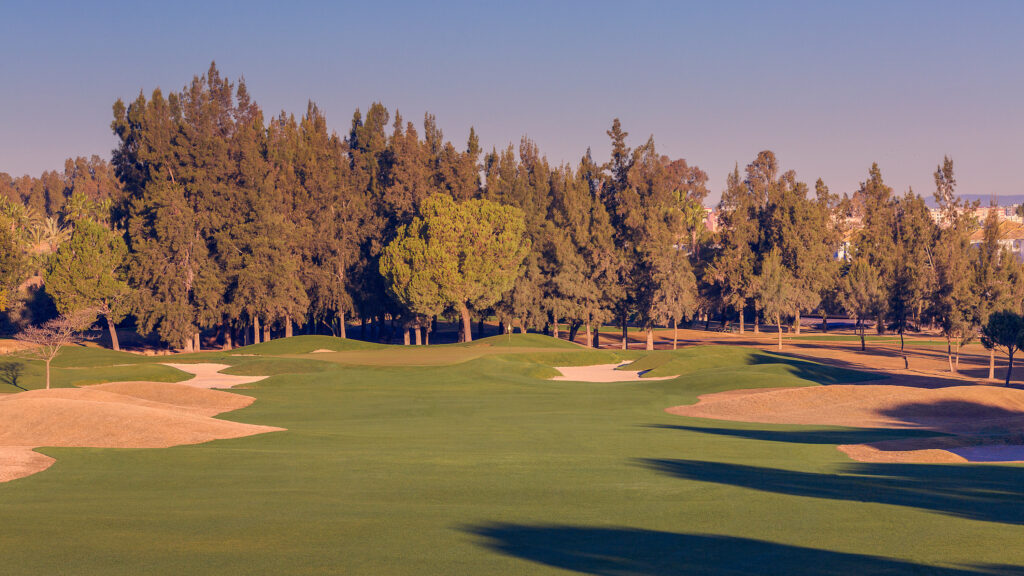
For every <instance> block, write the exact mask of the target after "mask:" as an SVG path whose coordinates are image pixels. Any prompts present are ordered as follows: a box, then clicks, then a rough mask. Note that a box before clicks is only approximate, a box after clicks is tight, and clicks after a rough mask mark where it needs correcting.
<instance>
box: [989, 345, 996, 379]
mask: <svg viewBox="0 0 1024 576" xmlns="http://www.w3.org/2000/svg"><path fill="white" fill-rule="evenodd" d="M988 379H989V380H993V381H994V380H995V379H996V349H995V348H992V349H991V350H989V351H988Z"/></svg>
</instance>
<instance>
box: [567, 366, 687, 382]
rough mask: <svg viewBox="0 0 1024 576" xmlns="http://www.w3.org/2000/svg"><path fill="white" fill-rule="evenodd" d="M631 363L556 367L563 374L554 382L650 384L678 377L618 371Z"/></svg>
mask: <svg viewBox="0 0 1024 576" xmlns="http://www.w3.org/2000/svg"><path fill="white" fill-rule="evenodd" d="M627 364H629V362H623V363H621V364H594V365H592V366H562V367H556V368H555V370H558V371H559V372H561V373H562V375H561V376H555V377H554V378H552V380H570V381H573V382H649V381H651V380H672V379H673V378H678V376H659V377H651V378H641V377H640V376H641V375H642V374H644V373H645V372H648V370H642V371H632V370H616V368H618V367H619V366H625V365H627Z"/></svg>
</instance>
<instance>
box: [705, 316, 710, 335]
mask: <svg viewBox="0 0 1024 576" xmlns="http://www.w3.org/2000/svg"><path fill="white" fill-rule="evenodd" d="M708 330H711V314H710V313H706V314H704V331H705V332H707V331H708Z"/></svg>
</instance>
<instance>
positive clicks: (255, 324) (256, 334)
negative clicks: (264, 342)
mask: <svg viewBox="0 0 1024 576" xmlns="http://www.w3.org/2000/svg"><path fill="white" fill-rule="evenodd" d="M252 343H253V344H259V343H260V317H259V316H253V317H252Z"/></svg>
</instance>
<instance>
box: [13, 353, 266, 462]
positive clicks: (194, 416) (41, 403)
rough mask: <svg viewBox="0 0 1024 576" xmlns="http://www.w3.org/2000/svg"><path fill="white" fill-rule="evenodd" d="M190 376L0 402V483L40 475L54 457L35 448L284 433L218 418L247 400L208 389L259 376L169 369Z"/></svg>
mask: <svg viewBox="0 0 1024 576" xmlns="http://www.w3.org/2000/svg"><path fill="white" fill-rule="evenodd" d="M174 367H175V368H179V369H186V370H187V371H191V372H193V373H194V374H196V375H197V376H196V378H194V379H192V380H188V381H186V382H183V383H175V384H171V383H166V382H114V383H110V384H99V385H96V386H88V387H85V388H54V389H51V390H31V391H28V392H21V393H18V394H10V395H7V396H3V397H0V482H7V481H10V480H14V479H16V478H23V477H25V476H28V475H31V474H35V473H37V472H41V471H43V470H45V469H47V468H49V467H50V466H51V465H52V464H53V459H52V458H50V457H48V456H45V455H43V454H39V453H38V452H34V451H33V450H32V449H33V448H37V447H41V446H61V447H89V448H166V447H170V446H179V445H183V444H200V443H203V442H209V441H211V440H221V439H227V438H240V437H243V436H251V435H254V434H263V433H266V432H274V431H280V430H284V428H276V427H273V426H259V425H255V424H244V423H240V422H229V421H227V420H218V419H215V418H213V416H215V415H217V414H221V413H223V412H227V411H230V410H237V409H239V408H244V407H246V406H248V405H249V404H251V403H252V402H253V400H254V399H253V398H251V397H248V396H241V395H238V394H232V393H230V392H222V391H218V390H211V389H210V388H213V387H218V388H219V387H230V386H233V385H236V384H239V383H250V382H255V381H257V380H260V379H262V378H263V377H251V376H229V375H226V374H217V373H216V371H215V370H214V367H219V368H218V369H220V368H223V367H225V366H224V365H218V364H205V365H203V364H199V365H197V364H186V365H174Z"/></svg>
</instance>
